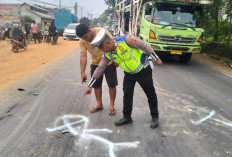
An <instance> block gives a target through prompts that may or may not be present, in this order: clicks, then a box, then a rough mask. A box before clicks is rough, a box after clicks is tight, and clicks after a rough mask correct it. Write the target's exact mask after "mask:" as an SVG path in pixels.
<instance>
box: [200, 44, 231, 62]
mask: <svg viewBox="0 0 232 157" xmlns="http://www.w3.org/2000/svg"><path fill="white" fill-rule="evenodd" d="M201 52H203V53H208V54H217V55H218V56H219V57H226V58H229V59H232V46H230V45H228V44H226V43H217V42H209V43H203V44H202V50H201Z"/></svg>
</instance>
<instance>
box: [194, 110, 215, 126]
mask: <svg viewBox="0 0 232 157" xmlns="http://www.w3.org/2000/svg"><path fill="white" fill-rule="evenodd" d="M215 114H216V112H215V111H214V110H212V111H211V112H210V114H209V115H208V116H206V117H205V118H202V119H200V120H198V121H196V122H193V124H196V125H199V124H201V123H202V122H204V121H206V120H207V119H210V118H211V117H212V116H214V115H215Z"/></svg>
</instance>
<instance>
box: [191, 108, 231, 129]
mask: <svg viewBox="0 0 232 157" xmlns="http://www.w3.org/2000/svg"><path fill="white" fill-rule="evenodd" d="M189 111H190V112H193V113H196V114H198V115H201V116H206V115H204V114H202V113H199V112H197V111H193V110H192V109H189ZM213 111H214V110H212V111H211V113H210V114H209V115H208V116H206V117H205V118H207V119H211V120H214V121H216V122H219V123H222V124H224V125H227V126H229V127H232V123H228V122H225V121H222V120H219V119H216V118H212V116H213V115H215V114H216V112H215V111H214V112H215V113H214V112H213ZM212 114H213V115H212ZM203 120H204V118H203ZM195 123H196V122H193V124H195ZM195 125H197V124H195Z"/></svg>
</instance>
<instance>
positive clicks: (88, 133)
mask: <svg viewBox="0 0 232 157" xmlns="http://www.w3.org/2000/svg"><path fill="white" fill-rule="evenodd" d="M74 118H79V119H80V120H78V121H75V122H69V119H74ZM61 120H62V121H63V123H64V125H61V126H58V127H54V128H46V130H47V131H48V132H54V131H59V130H62V129H68V130H69V132H70V133H71V134H73V135H74V136H78V137H79V140H86V141H89V140H96V141H98V142H101V143H103V144H105V145H106V146H107V147H108V153H109V156H110V157H116V155H115V150H117V151H119V150H120V149H128V148H137V147H138V145H139V144H140V142H139V141H135V142H121V143H113V142H111V141H109V140H108V139H106V138H103V137H101V136H98V135H94V134H93V133H97V132H99V133H103V132H104V133H113V131H112V130H110V129H107V128H103V129H87V127H88V122H89V120H88V118H87V117H85V116H82V115H64V116H62V118H58V120H57V121H56V123H58V122H59V121H61ZM82 124H84V127H82V128H83V129H82V128H81V127H80V125H82ZM74 125H77V126H76V127H75V126H74ZM76 144H78V142H76ZM86 148H87V146H85V147H84V149H86Z"/></svg>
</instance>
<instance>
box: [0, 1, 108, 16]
mask: <svg viewBox="0 0 232 157" xmlns="http://www.w3.org/2000/svg"><path fill="white" fill-rule="evenodd" d="M35 1H36V0H0V3H22V2H28V3H35ZM38 1H43V2H47V3H51V4H54V5H57V6H58V5H59V0H38ZM75 2H77V3H78V5H79V6H82V7H83V8H84V9H83V11H82V16H87V13H88V12H89V13H92V14H93V17H98V16H99V15H100V14H102V13H103V12H104V11H105V10H106V9H107V5H106V4H105V1H104V0H61V6H66V7H69V8H73V7H74V4H75ZM37 4H41V3H37ZM47 6H49V5H47ZM50 7H52V6H50ZM78 10H79V11H78V15H79V16H80V7H79V8H78Z"/></svg>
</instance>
